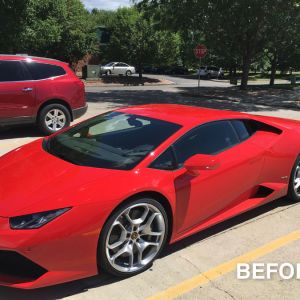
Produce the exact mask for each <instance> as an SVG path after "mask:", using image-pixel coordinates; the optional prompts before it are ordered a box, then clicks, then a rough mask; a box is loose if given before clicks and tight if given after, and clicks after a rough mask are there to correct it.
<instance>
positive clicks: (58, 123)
mask: <svg viewBox="0 0 300 300" xmlns="http://www.w3.org/2000/svg"><path fill="white" fill-rule="evenodd" d="M66 121H67V118H66V115H65V113H64V112H63V111H62V110H60V109H57V108H54V109H51V110H49V112H48V113H47V114H46V116H45V124H46V126H47V128H48V129H50V130H51V131H58V130H61V129H63V128H64V127H65V125H66Z"/></svg>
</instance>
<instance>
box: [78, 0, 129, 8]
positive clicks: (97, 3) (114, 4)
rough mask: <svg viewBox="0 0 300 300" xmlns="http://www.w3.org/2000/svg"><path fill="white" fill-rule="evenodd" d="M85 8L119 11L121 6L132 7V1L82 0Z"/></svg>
mask: <svg viewBox="0 0 300 300" xmlns="http://www.w3.org/2000/svg"><path fill="white" fill-rule="evenodd" d="M82 2H83V3H84V5H85V7H86V8H87V9H89V10H91V9H93V8H99V9H117V8H118V7H120V6H130V0H82Z"/></svg>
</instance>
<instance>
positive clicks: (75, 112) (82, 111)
mask: <svg viewBox="0 0 300 300" xmlns="http://www.w3.org/2000/svg"><path fill="white" fill-rule="evenodd" d="M87 109H88V105H87V104H86V105H85V106H83V107H79V108H75V109H73V110H72V115H73V120H75V119H78V118H80V117H82V116H83V115H84V114H85V113H86V112H87Z"/></svg>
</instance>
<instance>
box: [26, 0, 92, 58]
mask: <svg viewBox="0 0 300 300" xmlns="http://www.w3.org/2000/svg"><path fill="white" fill-rule="evenodd" d="M94 39H95V34H94V33H93V31H92V27H91V22H90V20H89V14H88V12H87V11H86V10H85V8H84V6H83V4H82V3H81V2H80V0H67V1H64V0H29V2H28V5H27V7H26V22H25V24H24V27H23V29H22V34H21V43H20V48H21V49H22V51H25V52H27V53H30V54H33V55H41V56H49V57H54V58H59V59H62V60H65V61H67V62H69V63H72V62H76V61H78V60H79V59H81V58H82V57H83V56H84V55H85V54H86V53H88V52H90V51H91V50H92V45H93V41H94Z"/></svg>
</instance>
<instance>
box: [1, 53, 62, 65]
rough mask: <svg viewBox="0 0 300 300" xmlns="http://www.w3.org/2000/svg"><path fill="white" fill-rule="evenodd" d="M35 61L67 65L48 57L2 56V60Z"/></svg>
mask: <svg viewBox="0 0 300 300" xmlns="http://www.w3.org/2000/svg"><path fill="white" fill-rule="evenodd" d="M28 59H31V60H34V61H37V62H44V63H49V64H57V65H66V64H67V63H65V62H63V61H60V60H57V59H54V58H47V57H39V56H30V55H26V54H17V55H13V54H0V60H28Z"/></svg>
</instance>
